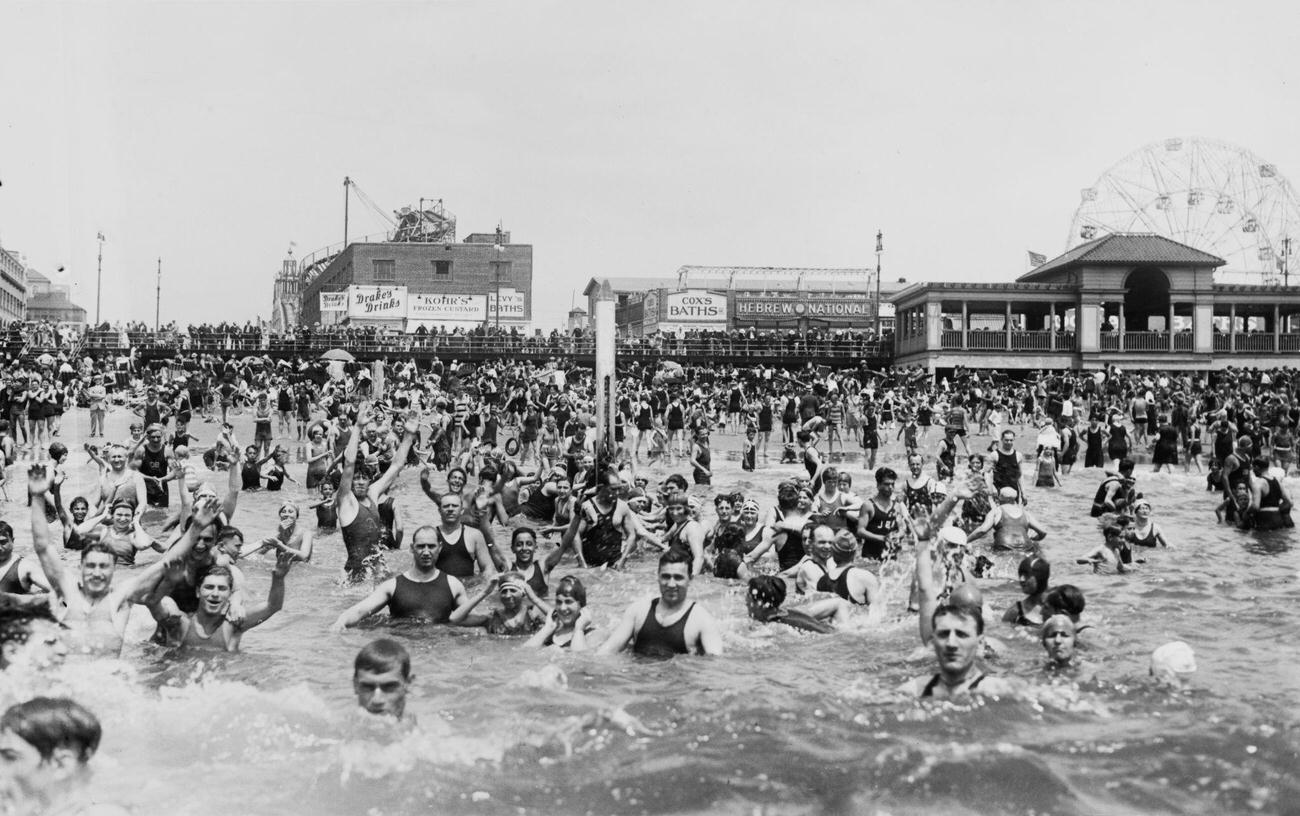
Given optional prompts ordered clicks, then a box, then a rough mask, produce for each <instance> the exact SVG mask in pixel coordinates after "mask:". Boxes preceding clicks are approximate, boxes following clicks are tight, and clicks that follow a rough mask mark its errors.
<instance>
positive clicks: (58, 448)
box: [50, 442, 68, 462]
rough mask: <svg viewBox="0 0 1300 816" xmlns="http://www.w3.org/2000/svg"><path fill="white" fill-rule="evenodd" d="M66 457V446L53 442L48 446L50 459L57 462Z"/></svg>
mask: <svg viewBox="0 0 1300 816" xmlns="http://www.w3.org/2000/svg"><path fill="white" fill-rule="evenodd" d="M67 455H68V446H67V445H65V444H63V443H62V442H53V443H51V444H50V458H51V459H53V460H54V461H56V462H57V461H59V460H60V459H62V458H63V457H65V456H67Z"/></svg>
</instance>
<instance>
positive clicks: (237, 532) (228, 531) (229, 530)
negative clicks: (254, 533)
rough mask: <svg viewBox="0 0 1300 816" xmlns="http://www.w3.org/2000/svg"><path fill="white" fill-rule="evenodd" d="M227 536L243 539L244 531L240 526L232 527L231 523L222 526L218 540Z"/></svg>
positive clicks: (218, 532) (218, 531)
mask: <svg viewBox="0 0 1300 816" xmlns="http://www.w3.org/2000/svg"><path fill="white" fill-rule="evenodd" d="M227 538H237V539H239V540H240V541H243V540H244V531H243V530H241V529H239V528H238V527H231V526H230V525H226V526H225V527H222V528H221V529H219V530H217V541H223V540H225V539H227Z"/></svg>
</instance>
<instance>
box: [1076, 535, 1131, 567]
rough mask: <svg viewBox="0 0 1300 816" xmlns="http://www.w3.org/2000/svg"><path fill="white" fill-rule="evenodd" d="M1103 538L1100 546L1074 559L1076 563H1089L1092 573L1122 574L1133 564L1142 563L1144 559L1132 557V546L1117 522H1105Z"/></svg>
mask: <svg viewBox="0 0 1300 816" xmlns="http://www.w3.org/2000/svg"><path fill="white" fill-rule="evenodd" d="M1102 536H1104V539H1103V541H1102V543H1101V545H1100V546H1098V547H1096V548H1095V549H1093V550H1092V551H1091V552H1089V553H1088V554H1087V555H1085V556H1083V557H1082V558H1078V559H1075V563H1077V564H1091V565H1092V571H1093V572H1094V573H1110V572H1114V573H1116V574H1119V575H1122V574H1124V573H1126V572H1131V571H1132V570H1133V564H1135V563H1138V564H1140V563H1143V562H1144V559H1141V558H1138V559H1134V558H1133V547H1132V545H1131V544H1130V542H1129V540H1128V539H1127V538H1125V536H1124V528H1123V527H1120V526H1119V525H1118V524H1107V525H1106V527H1105V528H1104V529H1103V530H1102Z"/></svg>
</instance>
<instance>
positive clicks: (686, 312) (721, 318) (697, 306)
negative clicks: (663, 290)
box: [663, 289, 727, 323]
mask: <svg viewBox="0 0 1300 816" xmlns="http://www.w3.org/2000/svg"><path fill="white" fill-rule="evenodd" d="M663 308H664V310H663V322H665V323H726V322H727V296H726V295H724V294H718V293H715V292H706V291H704V290H703V289H689V290H687V291H685V292H669V293H668V294H667V295H665V296H664V303H663Z"/></svg>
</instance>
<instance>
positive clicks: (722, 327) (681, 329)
mask: <svg viewBox="0 0 1300 816" xmlns="http://www.w3.org/2000/svg"><path fill="white" fill-rule="evenodd" d="M726 330H727V324H726V323H698V322H692V323H660V324H659V325H658V327H657V331H661V332H673V333H674V334H676V335H678V336H681V335H683V334H685V333H686V332H688V331H726Z"/></svg>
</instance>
